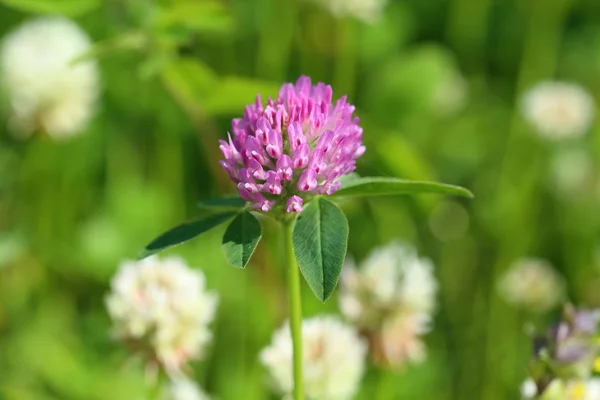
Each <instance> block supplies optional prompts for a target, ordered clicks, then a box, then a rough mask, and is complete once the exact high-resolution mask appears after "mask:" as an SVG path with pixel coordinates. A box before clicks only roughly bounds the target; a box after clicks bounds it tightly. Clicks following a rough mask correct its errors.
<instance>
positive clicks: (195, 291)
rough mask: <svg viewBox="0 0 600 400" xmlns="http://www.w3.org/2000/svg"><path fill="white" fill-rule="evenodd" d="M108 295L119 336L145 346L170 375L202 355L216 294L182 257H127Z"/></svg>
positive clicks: (197, 271) (138, 345) (207, 338)
mask: <svg viewBox="0 0 600 400" xmlns="http://www.w3.org/2000/svg"><path fill="white" fill-rule="evenodd" d="M111 286H112V288H111V289H112V290H111V293H110V294H109V295H108V297H107V299H106V304H107V308H108V312H109V315H110V317H111V319H112V320H113V323H114V332H115V335H116V337H117V338H119V339H121V340H124V341H126V342H127V343H131V344H133V345H134V346H135V347H136V348H142V349H143V350H145V351H146V352H147V353H149V354H148V355H149V357H150V358H151V359H153V360H156V361H158V363H159V364H160V365H161V366H162V367H164V368H165V370H166V371H167V372H168V373H170V374H171V375H178V373H179V372H181V369H182V367H183V366H184V365H185V364H186V363H187V362H188V361H190V360H192V359H198V358H201V357H202V355H203V354H202V353H203V349H204V347H205V345H206V344H207V343H208V342H209V341H210V339H211V332H210V330H209V328H208V325H209V323H210V322H211V321H212V319H213V317H214V314H215V309H216V306H217V301H218V298H217V295H216V294H214V293H211V292H208V291H206V287H205V278H204V274H203V273H202V272H200V271H199V270H193V269H191V268H189V267H188V266H187V264H186V263H185V261H184V260H183V259H181V258H179V257H173V256H171V257H166V258H164V259H159V258H157V257H149V258H146V259H144V260H141V261H124V262H123V263H122V264H121V266H120V268H119V271H118V272H117V274H116V275H115V276H114V278H113V280H112V283H111Z"/></svg>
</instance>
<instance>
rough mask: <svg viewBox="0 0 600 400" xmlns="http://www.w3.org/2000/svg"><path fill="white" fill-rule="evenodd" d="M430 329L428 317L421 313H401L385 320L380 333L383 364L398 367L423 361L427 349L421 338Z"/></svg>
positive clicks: (429, 318)
mask: <svg viewBox="0 0 600 400" xmlns="http://www.w3.org/2000/svg"><path fill="white" fill-rule="evenodd" d="M430 327H431V317H430V315H429V314H425V313H422V312H415V313H411V312H409V311H403V312H401V313H398V315H397V316H394V317H390V318H388V319H386V320H385V321H384V323H383V326H382V327H381V333H380V340H381V350H382V353H383V354H382V355H383V356H384V357H385V363H386V364H388V365H391V366H395V367H400V366H403V365H405V364H407V363H409V362H412V363H419V362H422V361H424V360H425V357H426V355H427V348H426V347H425V343H423V341H422V340H421V336H422V335H424V334H426V333H427V332H429V330H430Z"/></svg>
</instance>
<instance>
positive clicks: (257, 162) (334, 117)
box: [220, 76, 365, 213]
mask: <svg viewBox="0 0 600 400" xmlns="http://www.w3.org/2000/svg"><path fill="white" fill-rule="evenodd" d="M353 113H354V106H353V105H351V104H349V103H348V102H347V101H346V97H342V98H340V99H339V100H337V102H336V103H335V104H333V103H332V89H331V86H328V85H325V84H324V83H318V84H316V85H314V86H313V85H312V84H311V80H310V78H308V77H306V76H302V77H300V78H299V79H298V81H297V82H296V84H295V85H294V84H291V83H286V84H284V85H283V86H282V87H281V89H280V91H279V95H278V97H277V99H276V100H273V99H270V98H269V100H268V101H267V102H266V105H263V103H262V101H261V98H260V95H259V96H257V98H256V103H255V104H252V105H249V106H247V107H246V109H245V112H244V116H243V117H242V118H237V119H234V120H233V122H232V133H233V135H232V134H231V133H230V134H229V137H228V140H227V141H225V140H221V141H220V149H221V152H222V153H223V155H224V157H225V159H224V160H221V161H220V164H221V166H222V167H223V169H224V170H225V171H227V173H228V175H229V177H230V178H231V179H232V180H233V181H234V182H235V183H236V184H237V189H238V192H239V194H240V196H241V197H242V199H244V200H246V201H248V202H251V203H252V205H253V208H254V209H255V210H259V211H264V212H267V211H269V210H271V209H274V208H280V209H281V210H283V211H285V212H288V213H293V212H300V211H302V205H303V202H304V201H305V200H307V198H310V197H311V196H313V195H317V194H332V193H334V192H335V191H336V190H338V189H339V187H340V181H339V178H340V177H342V176H344V175H346V174H348V173H350V172H352V171H354V169H355V166H356V161H355V160H356V158H358V157H360V156H361V155H362V154H363V153H364V151H365V147H364V146H363V144H362V129H361V127H360V126H359V125H358V118H357V117H353Z"/></svg>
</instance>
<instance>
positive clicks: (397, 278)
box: [340, 242, 437, 328]
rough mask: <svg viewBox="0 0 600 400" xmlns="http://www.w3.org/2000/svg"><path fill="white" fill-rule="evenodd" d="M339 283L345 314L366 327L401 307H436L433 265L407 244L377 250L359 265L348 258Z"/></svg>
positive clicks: (428, 310) (424, 310) (427, 309)
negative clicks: (355, 264) (356, 265)
mask: <svg viewBox="0 0 600 400" xmlns="http://www.w3.org/2000/svg"><path fill="white" fill-rule="evenodd" d="M340 282H341V292H340V308H341V310H342V313H343V314H344V316H346V318H348V319H350V320H352V321H354V322H357V323H358V324H359V325H361V326H363V327H365V328H368V327H374V324H375V325H377V324H379V323H380V321H381V320H383V319H386V318H387V317H388V316H396V315H397V312H398V311H399V310H403V309H406V310H411V312H420V313H425V314H431V313H432V312H433V311H434V309H435V295H436V291H437V282H436V280H435V277H434V275H433V265H432V264H431V262H430V261H429V260H427V259H423V258H419V257H418V255H417V252H416V251H415V249H414V248H413V247H411V246H409V245H407V244H402V243H397V242H393V243H391V244H389V245H387V246H383V247H379V248H376V249H374V250H373V251H372V252H371V253H370V254H369V256H368V257H367V258H366V259H365V260H364V261H363V263H362V265H361V267H360V268H356V267H355V266H354V263H353V261H352V260H347V262H346V265H345V266H344V270H343V272H342V276H341V281H340Z"/></svg>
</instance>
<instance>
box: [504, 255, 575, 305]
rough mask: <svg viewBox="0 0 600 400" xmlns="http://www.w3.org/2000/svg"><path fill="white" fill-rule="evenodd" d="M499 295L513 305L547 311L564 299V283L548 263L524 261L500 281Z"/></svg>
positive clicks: (509, 270)
mask: <svg viewBox="0 0 600 400" xmlns="http://www.w3.org/2000/svg"><path fill="white" fill-rule="evenodd" d="M498 292H499V293H500V295H501V296H502V297H503V298H504V300H505V301H506V302H508V303H510V304H512V305H515V306H518V307H522V308H524V309H527V310H529V311H533V312H546V311H548V310H550V309H551V308H553V307H555V306H556V305H558V303H559V302H560V301H561V300H562V299H563V296H564V282H563V279H562V278H561V276H560V275H559V274H558V273H556V272H555V271H554V269H553V268H552V266H551V265H550V264H549V263H548V262H547V261H545V260H542V259H538V258H522V259H519V260H517V261H516V262H514V263H513V264H512V266H510V268H509V269H508V270H507V271H506V272H505V273H504V275H503V276H502V277H501V278H500V280H499V281H498Z"/></svg>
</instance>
